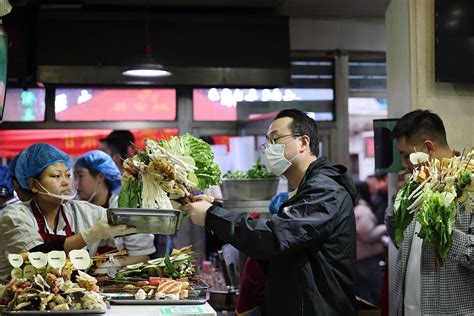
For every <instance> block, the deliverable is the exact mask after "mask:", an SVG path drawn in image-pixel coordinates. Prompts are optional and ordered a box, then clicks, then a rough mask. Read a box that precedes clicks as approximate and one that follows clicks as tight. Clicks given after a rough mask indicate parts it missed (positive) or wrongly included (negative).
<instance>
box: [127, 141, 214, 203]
mask: <svg viewBox="0 0 474 316" xmlns="http://www.w3.org/2000/svg"><path fill="white" fill-rule="evenodd" d="M145 143H146V147H145V149H144V150H141V151H139V152H138V153H137V154H136V155H135V156H133V157H130V158H127V159H126V160H125V161H124V163H123V167H124V169H125V173H124V175H123V178H122V185H123V187H122V191H121V192H120V196H119V200H118V204H119V207H125V208H137V207H141V208H154V209H173V208H175V207H176V205H175V206H173V204H172V203H171V201H176V202H178V203H180V204H186V203H189V202H193V201H194V191H195V190H205V189H207V188H209V187H210V186H212V185H218V184H220V182H221V171H220V169H219V167H218V166H217V164H216V163H215V161H214V154H213V153H212V150H211V146H209V144H207V143H206V142H204V141H202V140H200V139H197V138H196V137H194V136H191V135H189V134H185V135H182V136H178V137H172V138H171V139H170V140H169V141H166V140H160V141H155V140H152V139H147V140H146V141H145Z"/></svg>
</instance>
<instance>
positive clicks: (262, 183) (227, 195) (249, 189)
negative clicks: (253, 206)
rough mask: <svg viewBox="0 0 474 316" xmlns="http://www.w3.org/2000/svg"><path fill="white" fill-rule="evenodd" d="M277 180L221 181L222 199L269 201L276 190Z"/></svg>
mask: <svg viewBox="0 0 474 316" xmlns="http://www.w3.org/2000/svg"><path fill="white" fill-rule="evenodd" d="M278 182H279V178H269V179H244V180H241V179H223V180H222V183H221V191H222V197H223V199H224V200H232V201H265V200H270V199H271V198H272V197H273V196H274V195H275V194H276V192H277V190H278Z"/></svg>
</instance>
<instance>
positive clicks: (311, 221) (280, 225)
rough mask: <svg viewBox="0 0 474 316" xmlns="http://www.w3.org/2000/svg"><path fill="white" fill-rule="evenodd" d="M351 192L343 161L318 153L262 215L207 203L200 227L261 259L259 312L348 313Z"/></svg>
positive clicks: (351, 301)
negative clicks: (274, 208) (274, 207)
mask: <svg viewBox="0 0 474 316" xmlns="http://www.w3.org/2000/svg"><path fill="white" fill-rule="evenodd" d="M355 195H356V190H355V187H354V185H353V183H352V180H351V179H350V177H349V176H348V175H347V174H346V168H344V167H342V166H333V165H331V163H330V162H329V161H328V160H326V159H325V158H319V159H317V160H316V161H315V162H314V163H312V164H311V165H310V166H309V167H308V170H307V171H306V174H305V176H304V178H303V180H302V181H301V184H300V186H299V188H298V193H297V194H296V195H295V196H294V197H293V198H291V199H289V200H288V201H287V202H285V203H284V204H283V205H282V206H281V207H280V211H279V213H278V214H277V215H273V216H272V217H271V219H270V220H254V219H252V218H251V217H250V216H249V215H248V214H246V213H236V212H232V211H229V210H226V209H223V208H220V207H218V206H212V207H211V208H210V209H209V210H208V212H207V216H206V228H207V229H209V230H211V231H212V232H213V233H214V234H216V235H217V236H218V237H219V238H220V239H221V240H222V241H224V242H228V243H230V244H232V245H233V246H234V247H236V248H237V249H239V250H240V251H242V252H243V253H245V254H246V255H248V256H250V257H252V258H255V259H257V260H261V261H264V262H266V264H267V269H266V273H267V279H266V289H265V305H266V312H267V315H271V316H274V315H292V316H293V315H294V316H298V315H312V316H314V315H355V313H356V311H355V289H354V288H355V287H354V284H353V282H354V281H353V280H354V269H355V263H356V229H355V218H354V211H353V200H354V198H355Z"/></svg>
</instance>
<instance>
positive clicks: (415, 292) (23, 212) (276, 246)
mask: <svg viewBox="0 0 474 316" xmlns="http://www.w3.org/2000/svg"><path fill="white" fill-rule="evenodd" d="M392 136H393V138H394V139H395V140H396V142H397V146H398V149H399V151H400V152H401V154H402V156H403V162H404V168H405V170H411V169H410V168H411V167H412V166H411V164H410V161H409V159H408V158H409V155H410V154H411V153H413V152H414V151H415V148H416V150H417V151H423V152H425V153H426V154H428V155H429V156H430V157H433V158H437V159H440V160H441V159H442V158H449V157H451V156H452V155H453V150H452V149H451V148H450V147H449V145H448V142H447V137H446V131H445V128H444V124H443V122H442V120H441V118H440V117H439V116H438V115H436V114H434V113H432V112H430V111H426V110H416V111H413V112H410V113H408V114H406V115H405V116H403V117H402V118H401V119H400V120H399V121H398V123H397V124H396V126H395V128H394V130H393V133H392ZM266 139H267V142H266V143H265V144H264V145H263V146H262V155H263V156H264V157H265V160H266V163H267V167H268V168H269V170H270V171H271V172H273V173H274V174H276V175H277V176H285V177H286V178H287V180H288V184H289V190H288V192H286V193H284V194H283V195H280V196H278V197H276V198H275V199H274V201H272V204H271V215H270V217H269V218H267V219H254V218H252V217H251V216H250V215H249V214H247V213H236V212H233V211H231V210H227V209H225V208H224V207H222V205H219V204H215V203H214V204H213V203H209V202H207V201H205V200H198V201H197V202H194V203H190V204H187V205H185V206H183V207H182V210H183V211H184V212H187V213H188V214H189V217H190V219H191V221H192V223H194V224H195V225H198V226H203V227H205V228H206V230H207V231H208V232H209V234H211V235H213V236H215V237H217V238H218V239H219V240H220V241H221V242H223V243H229V244H231V245H232V246H234V247H235V248H237V249H238V250H240V251H241V252H242V253H244V254H245V255H247V256H248V257H249V260H248V261H247V264H246V266H245V268H244V273H243V277H242V280H241V296H240V301H239V303H238V304H237V308H238V309H239V310H238V313H239V315H263V314H266V315H355V314H356V310H357V307H356V306H357V304H356V295H357V296H359V297H360V298H362V299H364V300H366V301H368V302H370V303H373V304H375V305H378V304H379V302H380V300H381V296H383V294H384V291H383V290H382V289H383V288H386V287H387V284H386V283H385V284H384V280H385V281H386V278H384V276H386V275H387V274H386V272H387V271H386V266H387V245H388V243H389V242H390V237H392V240H393V231H394V220H393V209H392V208H390V207H388V204H389V203H388V198H389V197H388V182H387V175H373V176H370V177H368V178H367V179H366V181H363V182H357V183H355V184H354V183H353V182H352V180H351V178H350V176H349V175H348V173H347V169H346V168H345V167H344V166H341V165H333V164H332V163H331V162H330V161H329V160H327V159H326V158H324V157H321V156H320V154H319V134H318V128H317V125H316V122H315V121H314V120H312V119H311V118H309V117H308V116H307V115H306V114H305V113H304V112H301V111H299V110H294V109H291V110H283V111H281V112H280V113H278V115H277V116H276V117H275V118H274V120H273V122H272V123H271V125H270V126H269V128H268V132H267V135H266ZM132 144H133V135H131V133H129V132H126V131H114V132H113V133H112V134H111V135H109V136H108V137H106V138H105V139H103V140H102V142H101V146H100V149H101V151H99V150H94V151H91V152H88V153H85V154H84V155H83V156H81V157H79V159H77V161H76V162H75V165H74V166H73V165H72V162H71V159H70V157H68V155H67V154H65V153H64V152H62V151H60V150H59V149H57V148H55V147H53V146H51V145H48V144H34V145H32V146H30V147H28V148H27V149H25V150H24V151H22V152H21V153H20V154H19V155H18V156H17V157H15V158H14V159H13V161H12V162H11V163H10V165H9V166H8V167H2V168H0V179H7V180H1V181H0V208H1V209H2V214H1V221H0V223H1V226H0V227H1V230H2V236H3V238H2V239H1V240H0V254H1V255H0V276H1V277H2V278H5V277H7V275H8V273H7V269H8V263H7V260H6V254H8V253H20V252H26V251H50V250H65V251H70V250H71V249H78V248H83V247H87V248H88V249H89V251H90V252H91V253H92V254H95V253H97V252H104V251H109V250H110V249H127V251H128V254H129V256H128V257H127V258H126V259H124V261H123V262H120V264H128V263H132V262H140V261H143V260H146V259H148V258H150V256H153V255H154V253H156V251H157V247H155V245H156V244H157V243H156V240H155V241H154V236H152V235H146V234H136V233H135V231H134V229H133V228H131V227H126V226H123V225H121V226H110V225H108V224H107V222H106V221H105V210H106V208H111V207H116V206H117V194H118V192H119V190H120V177H121V168H122V164H121V162H122V161H123V159H124V158H126V157H128V156H129V155H132V154H134V153H135V150H136V149H135V148H134V146H133V145H132ZM72 174H74V175H75V180H76V182H75V183H73V181H72ZM14 192H16V194H14ZM76 192H77V196H78V198H79V200H74V199H73V198H74V196H75V195H76ZM472 218H473V217H472V215H471V214H468V213H467V211H466V210H464V209H460V210H459V212H458V216H457V217H456V222H455V228H454V231H453V247H452V249H451V250H450V252H449V253H448V256H447V257H446V258H445V260H444V261H443V266H442V267H441V269H440V270H439V271H434V269H435V265H434V251H433V247H432V246H430V245H425V244H423V243H422V241H421V239H420V238H419V237H418V235H417V232H418V231H419V229H420V226H419V224H418V223H417V221H416V217H414V219H413V221H412V222H411V224H410V225H409V226H408V228H407V230H406V231H405V238H404V240H403V243H402V244H401V246H400V248H399V255H398V259H397V262H396V286H395V294H394V297H393V301H392V304H395V307H396V310H397V315H406V316H410V315H428V314H429V315H448V314H449V315H469V314H474V300H473V299H472V298H473V296H472V293H474V278H473V277H472V276H473V275H472V271H473V269H474V243H473V240H474V235H473V233H472V232H473V228H474V222H473V220H472ZM125 235H126V236H125ZM121 236H124V237H121ZM389 236H390V237H389ZM255 282H256V283H255ZM385 295H387V294H386V293H385ZM255 298H258V299H257V300H255Z"/></svg>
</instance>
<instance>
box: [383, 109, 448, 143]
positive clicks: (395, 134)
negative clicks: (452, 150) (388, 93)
mask: <svg viewBox="0 0 474 316" xmlns="http://www.w3.org/2000/svg"><path fill="white" fill-rule="evenodd" d="M391 135H392V138H393V139H399V138H401V137H405V139H406V142H407V143H410V144H419V143H421V142H423V141H425V140H427V139H430V140H433V141H436V142H437V143H438V144H439V145H442V146H447V145H448V141H447V139H446V130H445V128H444V124H443V120H441V118H440V117H439V116H438V115H437V114H436V113H433V112H431V111H429V110H415V111H412V112H410V113H407V114H405V115H404V116H403V117H402V118H401V119H399V120H398V122H397V124H396V125H395V127H394V128H393V130H392V134H391Z"/></svg>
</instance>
